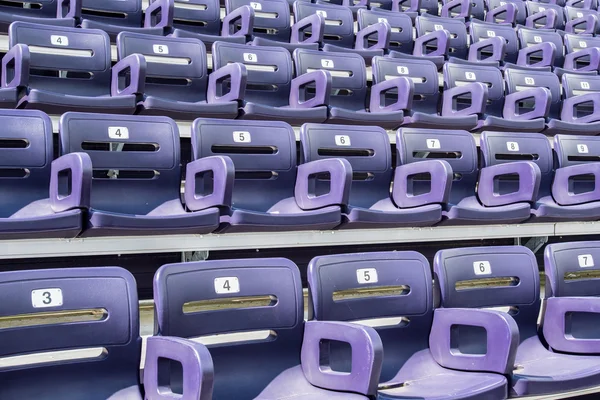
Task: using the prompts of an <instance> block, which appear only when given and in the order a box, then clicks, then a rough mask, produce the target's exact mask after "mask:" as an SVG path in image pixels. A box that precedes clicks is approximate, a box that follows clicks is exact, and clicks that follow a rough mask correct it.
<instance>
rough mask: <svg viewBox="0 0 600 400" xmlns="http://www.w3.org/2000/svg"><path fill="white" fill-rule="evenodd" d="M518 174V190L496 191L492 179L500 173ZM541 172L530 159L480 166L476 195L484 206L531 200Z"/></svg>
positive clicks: (535, 197)
mask: <svg viewBox="0 0 600 400" xmlns="http://www.w3.org/2000/svg"><path fill="white" fill-rule="evenodd" d="M508 174H511V175H514V174H516V175H518V176H519V190H517V191H516V192H511V193H506V194H500V193H497V192H496V189H495V187H496V186H497V185H495V184H494V180H495V179H496V178H498V177H501V176H502V175H508ZM541 179H542V172H541V171H540V167H538V165H537V164H536V163H534V162H531V161H514V162H509V163H504V164H496V165H491V166H489V167H484V168H481V170H480V173H479V184H478V185H477V196H478V197H479V201H481V203H482V204H483V205H484V206H486V207H494V206H503V205H507V204H513V203H519V202H521V201H528V202H533V201H535V200H536V199H537V197H538V191H539V189H540V180H541Z"/></svg>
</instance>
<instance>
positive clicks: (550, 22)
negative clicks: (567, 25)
mask: <svg viewBox="0 0 600 400" xmlns="http://www.w3.org/2000/svg"><path fill="white" fill-rule="evenodd" d="M544 18H546V23H545V24H544V25H542V26H540V27H537V26H536V22H537V21H539V20H541V19H544ZM557 19H558V14H557V13H556V11H555V10H553V9H548V10H544V11H540V12H537V13H535V14H532V15H530V16H529V17H527V18H525V26H526V27H528V28H536V29H556V22H557Z"/></svg>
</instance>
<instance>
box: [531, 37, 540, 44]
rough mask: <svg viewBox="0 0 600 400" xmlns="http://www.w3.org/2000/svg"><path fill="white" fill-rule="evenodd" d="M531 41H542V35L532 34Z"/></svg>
mask: <svg viewBox="0 0 600 400" xmlns="http://www.w3.org/2000/svg"><path fill="white" fill-rule="evenodd" d="M533 41H534V42H536V43H542V37H541V36H534V37H533Z"/></svg>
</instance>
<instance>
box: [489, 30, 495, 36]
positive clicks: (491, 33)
mask: <svg viewBox="0 0 600 400" xmlns="http://www.w3.org/2000/svg"><path fill="white" fill-rule="evenodd" d="M487 35H488V37H496V31H487Z"/></svg>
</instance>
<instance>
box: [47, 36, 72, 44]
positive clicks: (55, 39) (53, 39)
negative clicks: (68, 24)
mask: <svg viewBox="0 0 600 400" xmlns="http://www.w3.org/2000/svg"><path fill="white" fill-rule="evenodd" d="M50 43H52V44H53V45H54V46H68V45H69V38H68V37H66V36H58V35H51V36H50Z"/></svg>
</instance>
